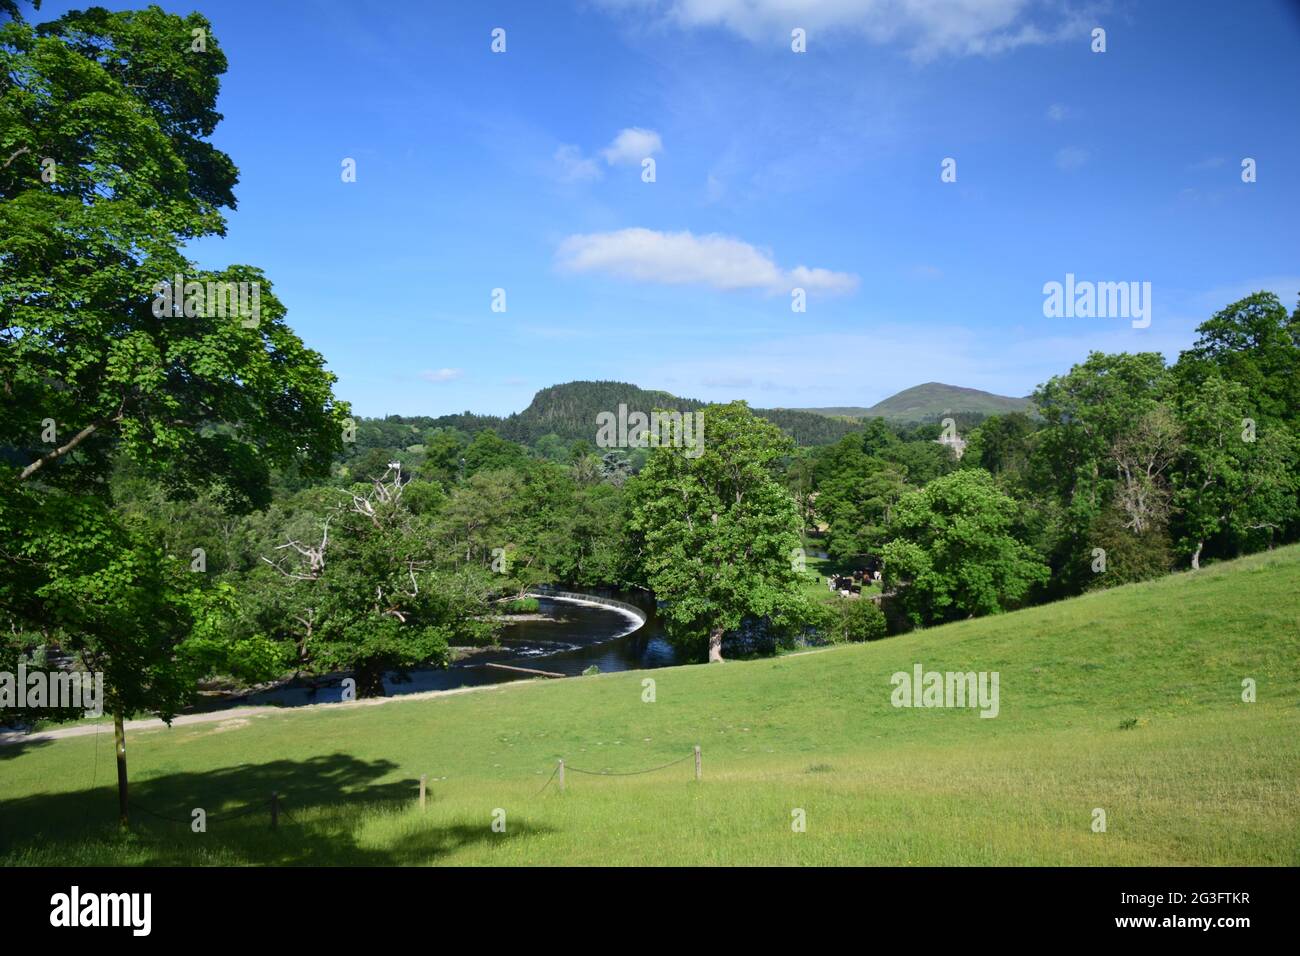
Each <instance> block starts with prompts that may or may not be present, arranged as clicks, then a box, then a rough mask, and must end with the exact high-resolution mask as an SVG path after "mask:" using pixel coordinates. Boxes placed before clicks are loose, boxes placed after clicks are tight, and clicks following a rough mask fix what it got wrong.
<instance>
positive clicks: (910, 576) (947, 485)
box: [883, 468, 1049, 624]
mask: <svg viewBox="0 0 1300 956" xmlns="http://www.w3.org/2000/svg"><path fill="white" fill-rule="evenodd" d="M1017 511H1018V509H1017V505H1016V503H1015V501H1013V500H1012V499H1011V498H1009V497H1008V496H1007V495H1005V494H1003V493H1002V492H1001V491H1000V490H999V489H998V487H997V485H996V483H995V482H994V481H993V478H992V476H991V475H989V474H988V472H986V471H983V470H981V469H973V468H972V469H963V470H961V471H956V472H953V473H952V474H949V475H945V476H943V477H942V478H936V479H935V480H934V481H932V482H930V484H928V485H926V486H925V487H924V488H922V489H921V490H919V491H915V492H912V493H911V494H909V495H907V496H905V497H904V498H903V500H902V501H900V502H899V504H898V507H897V508H896V509H895V512H894V520H893V522H892V523H891V525H890V529H891V531H892V532H893V533H894V535H895V537H894V539H893V540H891V541H890V542H889V543H888V544H886V545H885V546H884V549H883V555H884V559H885V572H884V577H885V588H886V591H890V590H894V591H896V592H897V593H896V595H895V597H896V599H897V600H898V601H899V602H900V603H901V605H902V607H903V609H904V610H905V612H906V613H907V615H908V617H909V618H910V619H911V620H912V622H913V623H915V624H937V623H940V622H942V621H949V620H955V619H958V618H963V617H975V616H979V615H983V614H996V613H998V612H1000V611H1004V610H1007V609H1009V608H1013V607H1015V606H1017V605H1019V604H1020V603H1022V602H1023V601H1024V600H1025V599H1026V598H1027V597H1028V596H1029V593H1030V589H1031V588H1032V587H1033V586H1034V585H1037V584H1042V583H1044V582H1045V581H1046V580H1047V578H1048V575H1049V571H1048V568H1047V566H1046V565H1045V564H1044V563H1043V561H1042V559H1041V558H1040V557H1039V556H1038V554H1037V553H1036V552H1035V551H1034V550H1033V549H1032V548H1031V547H1029V546H1028V545H1027V544H1025V543H1024V542H1023V541H1021V540H1020V539H1019V538H1018V537H1017V536H1016V531H1017V524H1018V513H1017Z"/></svg>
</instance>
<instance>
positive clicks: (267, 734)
mask: <svg viewBox="0 0 1300 956" xmlns="http://www.w3.org/2000/svg"><path fill="white" fill-rule="evenodd" d="M1298 583H1300V548H1295V547H1293V548H1287V549H1283V550H1279V551H1276V552H1273V553H1271V554H1264V555H1256V556H1253V557H1250V558H1246V559H1243V560H1241V561H1237V562H1232V563H1229V564H1222V565H1215V566H1212V567H1209V568H1207V569H1204V570H1202V571H1200V572H1198V573H1196V574H1194V575H1193V574H1179V575H1174V576H1172V577H1169V578H1166V579H1163V580H1160V581H1156V582H1151V583H1147V584H1141V585H1133V586H1128V587H1123V588H1117V589H1114V590H1111V591H1105V592H1098V593H1095V594H1089V595H1087V596H1084V597H1082V598H1078V599H1076V600H1072V601H1068V602H1062V603H1059V604H1055V605H1049V606H1045V607H1040V608H1033V609H1030V610H1026V611H1021V612H1018V613H1015V614H1008V615H1004V616H1001V617H996V618H985V619H981V620H973V621H966V622H962V623H960V624H955V625H950V626H946V627H942V628H936V629H933V630H930V631H925V632H918V633H915V634H910V635H906V636H902V637H896V638H890V639H888V640H884V641H879V642H875V643H871V644H866V645H846V646H840V647H835V648H831V649H828V650H824V651H818V652H814V653H808V654H803V655H796V656H787V657H782V658H776V659H766V660H758V661H750V662H743V663H728V664H725V665H713V666H693V667H676V668H668V669H663V670H657V671H653V672H639V673H622V674H608V675H601V676H596V677H586V678H582V679H580V680H564V681H552V682H545V681H538V682H528V683H524V684H519V685H510V686H504V687H501V688H500V689H496V690H488V691H483V692H475V693H467V694H461V695H454V696H448V697H442V698H437V699H431V700H430V699H426V700H408V701H394V702H391V703H386V704H383V705H380V706H363V705H345V706H335V707H332V708H331V707H321V708H314V709H310V710H286V711H284V712H280V713H274V714H270V715H267V716H260V717H256V718H253V719H251V720H248V721H247V722H244V723H239V722H232V723H231V724H230V725H229V726H223V725H222V724H207V725H193V726H189V727H179V728H176V729H173V730H160V731H150V732H139V733H134V734H132V735H131V739H130V741H129V754H128V756H129V759H130V766H131V776H132V795H133V799H134V800H135V801H136V805H137V806H139V807H148V808H150V809H152V810H154V811H155V812H159V813H164V814H166V815H169V816H173V817H175V818H177V819H182V820H183V819H186V818H188V816H189V809H190V808H192V807H196V806H201V807H205V808H206V809H207V810H208V811H209V813H211V814H212V815H213V819H212V820H211V821H210V823H209V826H208V832H207V833H205V834H194V833H191V832H190V830H189V828H188V827H187V826H185V825H184V824H183V823H169V822H163V821H157V820H153V819H151V818H149V817H146V816H144V815H143V814H140V813H137V814H136V817H135V821H136V822H135V824H134V832H133V833H131V834H130V835H128V836H120V835H118V834H117V833H116V831H115V827H114V825H113V821H114V818H115V793H114V788H113V786H112V783H113V781H112V774H113V764H112V743H111V736H110V735H108V734H107V733H105V734H104V736H102V737H101V738H100V739H99V740H98V741H96V739H95V738H94V737H80V738H69V739H64V740H58V741H54V742H47V743H44V744H41V743H36V742H34V743H32V744H29V745H27V746H24V747H0V841H2V842H0V864H3V865H21V864H40V863H46V864H48V863H53V864H75V865H91V864H118V863H123V864H143V863H152V864H192V863H199V864H315V865H322V864H336V863H340V864H341V863H360V864H368V863H375V864H430V863H443V864H471V865H474V864H631V865H638V864H690V865H704V864H898V865H911V864H916V865H924V864H1013V865H1014V864H1064V865H1075V864H1085V865H1105V864H1154V865H1173V864H1193V865H1198V864H1205V865H1220V864H1269V865H1295V864H1297V863H1300V792H1298V790H1297V786H1296V781H1297V779H1300V707H1298V704H1297V700H1298V696H1297V690H1298V689H1300V687H1298V680H1297V677H1298V673H1297V671H1298V669H1300V663H1298V662H1300V638H1298V637H1297V634H1298V633H1300V588H1298V587H1297V584H1298ZM917 662H920V663H922V664H923V665H924V666H925V668H926V669H927V670H931V669H933V670H940V671H942V670H962V671H965V670H975V671H985V670H988V671H992V670H996V671H999V672H1000V674H1001V701H1000V703H1001V713H1000V715H999V716H998V717H997V718H996V719H992V720H988V719H981V718H980V717H979V716H978V714H977V713H976V712H975V711H972V710H961V711H958V710H942V709H929V710H925V709H896V708H894V707H892V706H891V705H890V692H891V690H892V687H891V685H890V676H891V674H893V673H894V672H895V671H900V670H901V671H910V670H911V668H912V665H913V664H914V663H917ZM646 676H650V677H653V678H654V680H655V682H656V696H657V700H656V702H654V703H643V702H642V699H641V697H642V687H641V680H642V679H643V677H646ZM1245 677H1251V678H1254V679H1255V681H1256V682H1257V685H1258V702H1256V703H1253V704H1248V703H1243V702H1242V700H1241V682H1242V679H1243V678H1245ZM697 743H698V744H700V745H701V746H702V748H703V760H704V780H703V781H702V782H701V783H695V782H694V781H693V779H692V777H693V769H692V761H691V760H689V759H687V760H686V761H685V762H682V763H680V764H677V765H675V766H673V767H670V768H668V769H664V770H661V771H658V772H656V773H649V774H644V775H641V776H628V777H596V776H587V775H583V774H579V773H576V772H574V769H572V768H581V769H586V770H602V769H609V770H638V769H642V768H646V767H653V766H657V765H659V764H663V763H666V762H668V761H670V760H674V759H677V758H679V757H685V756H687V755H688V754H689V753H690V752H691V747H692V745H694V744H697ZM560 757H563V758H564V759H565V761H566V763H567V765H568V766H569V767H570V768H571V769H570V770H569V772H568V789H567V792H565V793H563V794H561V793H559V792H558V791H557V789H556V786H555V784H554V782H552V783H551V784H550V786H547V787H546V788H545V789H544V790H543V789H542V788H543V785H544V784H546V782H547V780H548V778H549V777H550V775H551V773H552V771H553V770H554V767H555V761H556V759H557V758H560ZM420 774H428V775H429V780H430V783H429V794H430V798H429V807H428V810H427V811H426V812H425V813H423V814H421V813H420V812H419V810H418V808H417V807H416V806H415V797H416V780H417V779H418V777H419V775H420ZM92 783H93V786H92ZM272 790H277V791H279V792H280V793H282V794H284V795H285V806H286V808H287V809H288V810H289V811H290V817H289V818H288V819H286V820H285V821H284V822H283V823H282V825H281V827H280V829H279V830H278V831H277V832H274V833H273V832H271V831H270V829H269V827H268V824H267V816H266V815H265V812H264V811H259V812H257V813H255V814H253V815H250V816H246V817H242V818H238V819H232V820H227V821H222V820H221V819H220V818H219V813H220V811H221V810H222V809H226V810H237V809H238V808H240V807H243V806H246V805H255V804H257V803H258V802H260V801H265V800H266V799H267V798H268V796H269V793H270V791H272ZM539 790H540V791H542V792H540V793H539ZM1097 807H1100V808H1103V809H1104V810H1105V811H1106V815H1107V824H1108V827H1107V831H1106V832H1105V833H1094V832H1092V830H1091V827H1090V824H1091V822H1092V819H1093V809H1094V808H1097ZM496 808H501V809H504V810H505V811H506V823H507V827H506V832H505V833H493V832H492V830H491V827H490V824H491V820H492V814H493V811H494V809H496ZM795 808H801V809H803V810H804V811H805V812H806V817H807V832H805V833H794V832H792V830H791V827H790V820H791V811H792V810H793V809H795Z"/></svg>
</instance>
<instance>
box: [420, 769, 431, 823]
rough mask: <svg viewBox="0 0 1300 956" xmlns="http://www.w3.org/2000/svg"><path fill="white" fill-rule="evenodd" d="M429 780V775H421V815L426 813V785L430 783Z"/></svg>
mask: <svg viewBox="0 0 1300 956" xmlns="http://www.w3.org/2000/svg"><path fill="white" fill-rule="evenodd" d="M428 780H429V775H428V774H427V773H422V774H420V812H421V813H423V812H424V785H425V784H426V783H427V782H428Z"/></svg>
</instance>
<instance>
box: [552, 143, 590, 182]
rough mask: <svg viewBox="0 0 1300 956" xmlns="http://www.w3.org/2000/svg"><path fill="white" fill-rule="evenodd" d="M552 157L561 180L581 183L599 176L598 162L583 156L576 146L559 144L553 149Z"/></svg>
mask: <svg viewBox="0 0 1300 956" xmlns="http://www.w3.org/2000/svg"><path fill="white" fill-rule="evenodd" d="M554 158H555V165H556V168H557V169H558V175H559V177H560V180H561V181H562V182H566V183H581V182H588V181H590V180H592V179H599V178H600V174H601V170H600V164H599V163H597V162H596V161H595V160H594V159H589V158H587V157H584V156H583V155H582V150H580V149H579V148H578V147H576V146H567V145H566V146H561V147H560V148H559V149H557V150H556V151H555V157H554Z"/></svg>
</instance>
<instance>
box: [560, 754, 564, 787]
mask: <svg viewBox="0 0 1300 956" xmlns="http://www.w3.org/2000/svg"><path fill="white" fill-rule="evenodd" d="M563 792H564V761H563V760H561V761H560V793H563Z"/></svg>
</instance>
